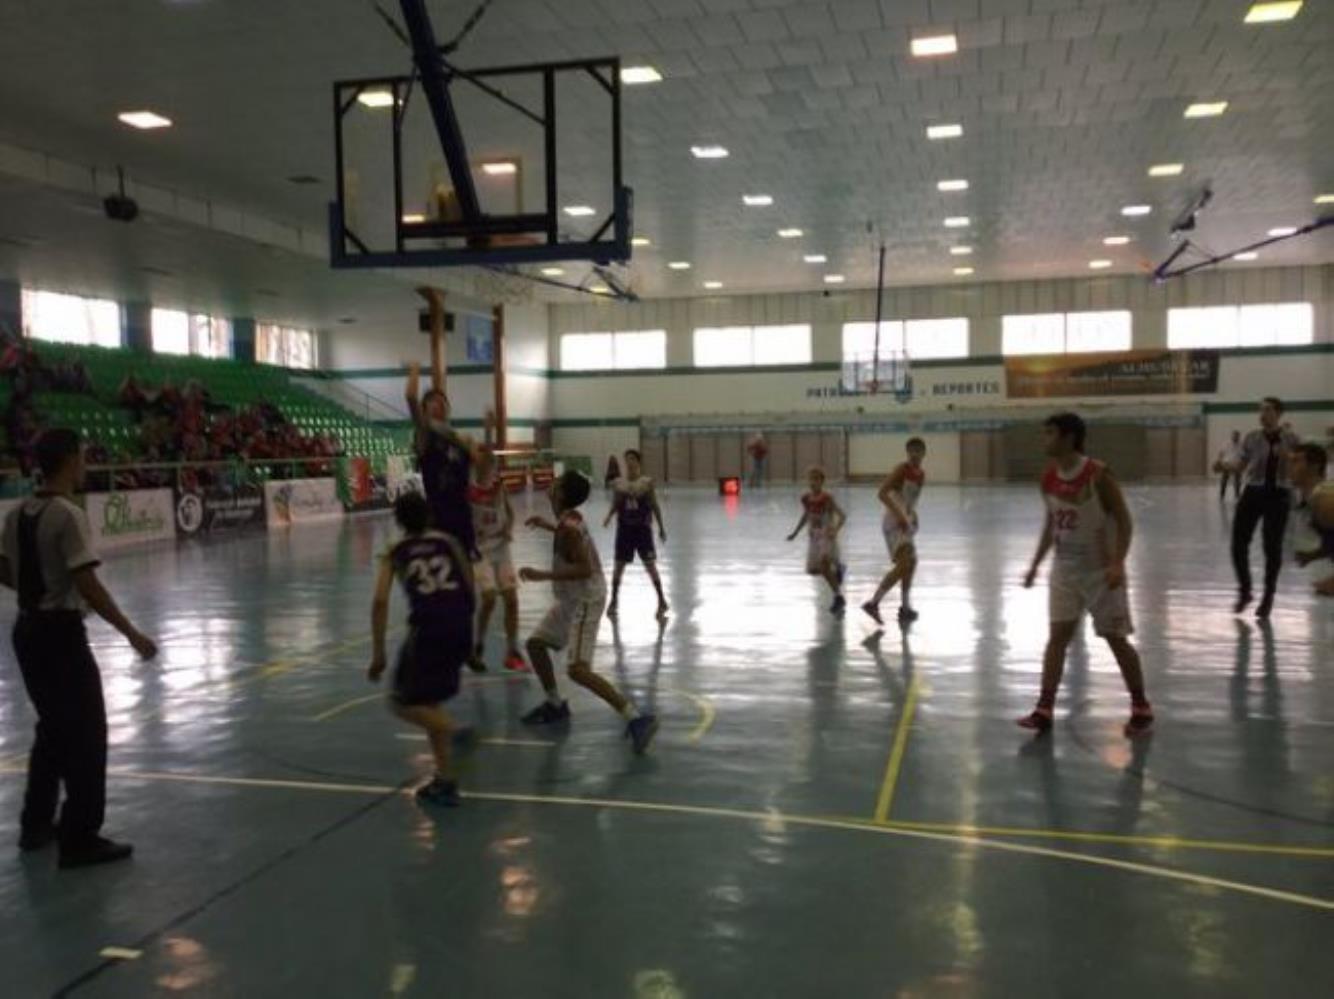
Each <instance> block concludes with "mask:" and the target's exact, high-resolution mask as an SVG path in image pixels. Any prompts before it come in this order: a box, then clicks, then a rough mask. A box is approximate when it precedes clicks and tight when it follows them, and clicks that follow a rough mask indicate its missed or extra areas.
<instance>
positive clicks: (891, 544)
mask: <svg viewBox="0 0 1334 999" xmlns="http://www.w3.org/2000/svg"><path fill="white" fill-rule="evenodd" d="M907 451H908V460H907V461H904V462H900V463H899V466H898V467H897V468H895V469H894V471H892V472H890V473H889V478H888V479H886V480H885V483H884V485H882V486H881V487H880V502H881V503H883V504H884V507H885V520H884V524H883V530H884V532H885V547H886V548H888V549H889V558H890V561H892V562H893V563H894V564H893V565H892V566H891V567H890V570H889V572H887V573H885V577H884V578H883V579H882V580H880V585H879V586H878V587H876V591H875V596H873V597H872V598H871V599H870V600H868V601H866V603H864V604H862V610H864V611H866V613H867V614H869V615H871V617H872V618H874V619H875V623H876V624H884V623H885V622H884V619H883V618H881V617H880V601H882V600H884V599H885V594H887V593H888V592H889V591H890V590H892V589H893V588H894V585H895V584H896V583H897V584H899V596H900V598H901V601H902V602H901V604H900V606H899V621H900V623H903V624H907V623H908V622H910V621H915V620H917V611H915V610H913V609H912V604H911V603H910V602H909V596H908V594H909V591H910V590H911V589H912V581H913V576H914V575H915V574H916V572H917V545H916V538H917V500H918V499H919V498H920V497H921V495H922V487H923V486H924V485H925V484H926V472H925V471H923V470H922V461H923V460H924V459H925V458H926V441H924V440H922V438H920V437H913V438H912V439H911V440H909V441H908V445H907Z"/></svg>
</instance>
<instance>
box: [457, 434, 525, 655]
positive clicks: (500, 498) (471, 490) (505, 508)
mask: <svg viewBox="0 0 1334 999" xmlns="http://www.w3.org/2000/svg"><path fill="white" fill-rule="evenodd" d="M468 505H469V507H471V509H472V526H473V534H474V537H475V539H476V545H477V552H478V556H479V557H478V559H477V561H476V563H474V565H473V574H474V577H475V578H476V580H477V592H478V593H479V594H481V598H482V603H481V611H480V614H479V618H478V621H477V634H476V639H475V640H476V643H477V644H476V647H475V648H474V649H473V651H472V655H471V657H470V658H469V659H468V665H469V666H470V667H471V668H472V669H473V670H474V671H475V672H478V673H480V672H482V671H484V670H485V669H486V658H485V647H486V628H487V625H489V624H490V623H491V613H492V611H494V610H495V607H496V593H497V592H499V594H500V598H501V600H502V601H504V604H505V641H506V653H505V668H506V669H508V670H514V671H516V672H518V671H522V670H526V669H527V668H528V664H527V663H526V662H524V660H523V653H522V652H520V651H519V593H518V585H519V580H518V577H517V576H516V575H515V573H514V560H513V558H512V557H511V555H510V542H512V541H513V540H514V508H513V507H511V506H510V498H509V493H508V492H507V491H506V489H505V483H504V480H502V479H501V478H500V476H499V475H498V474H497V472H496V458H495V455H494V454H493V453H492V452H491V448H490V447H481V448H478V449H477V452H476V457H475V459H474V461H473V477H472V482H471V483H469V485H468Z"/></svg>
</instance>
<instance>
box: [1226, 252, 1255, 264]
mask: <svg viewBox="0 0 1334 999" xmlns="http://www.w3.org/2000/svg"><path fill="white" fill-rule="evenodd" d="M1258 256H1260V254H1258V253H1256V252H1255V251H1254V250H1252V251H1251V252H1249V253H1234V254H1232V259H1233V260H1240V261H1242V262H1245V261H1247V260H1254V259H1255V258H1256V257H1258Z"/></svg>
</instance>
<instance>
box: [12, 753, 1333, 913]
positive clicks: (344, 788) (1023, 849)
mask: <svg viewBox="0 0 1334 999" xmlns="http://www.w3.org/2000/svg"><path fill="white" fill-rule="evenodd" d="M14 772H15V771H10V773H14ZM108 773H109V774H110V775H111V776H114V777H121V778H124V779H127V780H147V781H154V780H161V781H179V782H183V783H192V784H219V785H227V786H235V787H256V788H270V789H285V790H302V791H324V792H332V793H341V794H389V793H391V792H394V791H399V792H400V793H401V794H403V795H409V794H411V793H412V792H411V791H410V790H408V789H400V788H396V787H394V786H393V785H388V784H333V783H321V782H318V781H300V780H269V779H265V778H257V777H221V776H209V775H204V774H186V773H162V772H151V771H144V772H138V771H128V770H110V771H108ZM464 797H465V798H466V799H471V800H476V801H498V802H508V803H511V804H530V805H565V806H570V807H584V808H608V809H618V810H621V811H631V812H645V813H652V814H666V815H695V816H701V817H705V818H719V819H737V820H740V821H744V822H764V823H774V822H785V823H789V824H791V825H797V826H806V827H809V828H816V829H842V830H846V831H850V832H863V833H872V834H875V835H880V836H892V837H895V838H899V839H914V840H920V841H924V842H935V843H949V844H953V845H966V846H973V847H977V848H980V849H984V850H994V851H997V852H1000V853H1011V854H1017V855H1021V856H1030V857H1047V858H1050V859H1053V860H1064V861H1068V862H1070V863H1075V864H1083V865H1085V866H1090V867H1102V868H1106V869H1109V870H1116V871H1126V872H1129V873H1132V874H1142V875H1145V876H1147V877H1157V878H1163V879H1165V880H1168V881H1179V882H1181V883H1183V884H1191V885H1197V886H1201V887H1205V888H1217V889H1221V890H1224V891H1231V892H1236V893H1238V894H1242V895H1250V896H1253V897H1256V898H1263V899H1268V900H1269V901H1276V902H1288V903H1290V904H1293V905H1300V906H1305V907H1307V908H1312V909H1321V910H1325V911H1329V912H1334V899H1328V898H1319V897H1317V896H1314V895H1302V894H1299V893H1297V892H1288V891H1282V890H1279V889H1277V888H1266V887H1263V886H1262V885H1253V884H1247V883H1245V882H1242V881H1230V880H1227V879H1225V878H1215V877H1210V876H1209V875H1206V874H1196V873H1194V872H1192V871H1181V870H1175V869H1173V868H1170V867H1159V866H1157V865H1154V864H1141V863H1137V862H1135V861H1130V860H1119V859H1116V858H1113V857H1101V856H1097V855H1094V854H1087V853H1071V852H1069V851H1067V850H1056V849H1053V848H1051V847H1045V846H1034V845H1032V844H1030V843H1011V842H1007V841H1005V840H999V839H987V838H986V837H985V836H981V835H978V834H975V833H964V832H936V831H930V830H925V829H907V828H901V827H900V826H899V825H897V824H895V823H873V822H869V821H867V820H866V819H840V818H825V817H820V816H815V815H789V814H786V813H783V812H776V811H763V812H757V811H748V810H746V809H741V808H719V807H714V806H709V805H679V804H668V803H665V802H653V801H621V800H617V799H613V798H570V797H561V796H556V795H537V794H513V793H509V792H500V791H469V792H467V793H466V794H465V795H464ZM1177 845H1181V844H1177Z"/></svg>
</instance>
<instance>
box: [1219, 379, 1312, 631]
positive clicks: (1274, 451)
mask: <svg viewBox="0 0 1334 999" xmlns="http://www.w3.org/2000/svg"><path fill="white" fill-rule="evenodd" d="M1282 418H1283V403H1282V402H1281V401H1280V400H1278V399H1276V398H1274V397H1273V396H1265V397H1264V398H1263V399H1262V400H1260V429H1259V430H1252V431H1251V432H1250V433H1249V434H1247V435H1246V437H1245V438H1244V439H1243V440H1242V442H1241V457H1240V460H1238V461H1236V462H1234V463H1233V465H1232V466H1231V467H1232V468H1233V469H1234V470H1235V471H1237V472H1240V473H1241V474H1242V475H1243V476H1244V477H1245V480H1246V482H1245V486H1246V488H1245V489H1243V490H1242V493H1241V499H1239V500H1238V501H1237V511H1236V513H1235V514H1234V515H1233V518H1232V568H1233V570H1234V571H1235V572H1236V574H1237V603H1236V606H1235V608H1234V611H1233V612H1234V613H1236V614H1240V613H1241V612H1242V611H1243V610H1245V609H1246V606H1247V604H1249V603H1250V602H1251V597H1252V593H1251V541H1252V539H1253V538H1254V537H1255V529H1256V527H1258V526H1260V525H1261V523H1262V522H1263V525H1264V527H1263V530H1262V532H1261V539H1262V541H1263V542H1264V553H1265V589H1264V596H1263V597H1262V598H1261V600H1260V605H1259V606H1258V607H1256V609H1255V616H1256V617H1258V618H1260V619H1261V620H1264V619H1265V618H1267V617H1269V612H1270V611H1271V610H1272V609H1273V606H1274V591H1275V590H1276V589H1278V573H1279V569H1280V568H1281V567H1282V565H1283V535H1284V532H1285V530H1286V529H1287V526H1288V511H1289V510H1290V509H1291V507H1292V489H1291V488H1290V485H1289V482H1288V453H1289V452H1290V451H1292V449H1293V448H1295V447H1296V446H1297V444H1298V441H1297V437H1296V435H1295V434H1293V433H1292V431H1291V430H1286V429H1284V428H1283V427H1281V426H1280V425H1279V424H1280V421H1281V420H1282Z"/></svg>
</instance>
